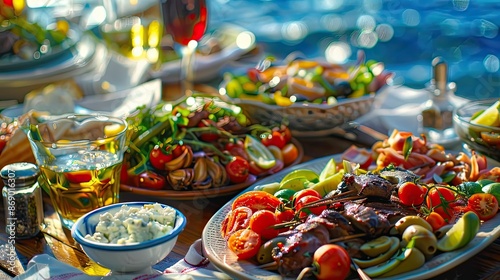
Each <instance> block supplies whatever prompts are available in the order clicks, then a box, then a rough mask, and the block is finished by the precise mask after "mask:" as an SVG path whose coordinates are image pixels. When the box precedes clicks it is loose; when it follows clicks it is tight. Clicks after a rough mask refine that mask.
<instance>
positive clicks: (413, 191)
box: [398, 182, 427, 206]
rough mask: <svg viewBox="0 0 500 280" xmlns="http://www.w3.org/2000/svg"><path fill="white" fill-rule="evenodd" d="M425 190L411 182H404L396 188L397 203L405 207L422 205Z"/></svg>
mask: <svg viewBox="0 0 500 280" xmlns="http://www.w3.org/2000/svg"><path fill="white" fill-rule="evenodd" d="M426 193H427V189H426V188H424V187H422V186H420V185H418V184H416V183H413V182H405V183H403V184H402V185H401V186H399V188H398V197H399V201H400V202H401V203H402V204H403V205H406V206H417V205H420V204H422V203H424V199H425V194H426Z"/></svg>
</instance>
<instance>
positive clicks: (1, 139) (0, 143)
mask: <svg viewBox="0 0 500 280" xmlns="http://www.w3.org/2000/svg"><path fill="white" fill-rule="evenodd" d="M7 141H8V140H7V137H6V136H5V135H0V153H2V151H3V149H5V146H7Z"/></svg>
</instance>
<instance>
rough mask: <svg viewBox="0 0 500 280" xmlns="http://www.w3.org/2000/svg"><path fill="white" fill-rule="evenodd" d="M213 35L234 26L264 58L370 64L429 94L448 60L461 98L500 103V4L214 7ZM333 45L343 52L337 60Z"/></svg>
mask: <svg viewBox="0 0 500 280" xmlns="http://www.w3.org/2000/svg"><path fill="white" fill-rule="evenodd" d="M208 4H209V8H210V10H211V14H210V15H211V17H210V20H209V27H214V26H217V25H218V24H222V23H225V22H231V23H235V24H238V25H241V26H242V27H244V28H246V29H248V30H250V31H252V32H253V33H254V34H255V35H256V39H257V42H258V43H259V44H261V45H262V46H263V48H264V51H265V52H268V53H270V54H273V55H276V56H277V57H280V56H281V57H285V56H286V55H288V54H289V53H291V52H294V51H301V52H302V53H304V54H305V55H306V56H310V57H318V56H319V57H325V55H333V56H336V59H339V58H345V59H346V60H351V61H352V60H355V59H356V53H357V51H358V50H363V51H364V52H365V53H366V57H367V59H374V60H377V61H381V62H383V63H384V64H385V67H386V69H387V70H389V71H392V72H394V73H395V74H396V75H395V79H394V83H397V84H404V85H406V86H409V87H412V88H423V87H425V86H426V85H427V84H428V82H429V81H430V79H431V78H432V66H431V63H432V60H433V58H435V57H438V56H439V57H442V58H443V59H444V60H445V61H446V62H447V64H448V67H449V71H448V74H449V81H451V82H455V83H456V85H457V91H456V94H457V95H459V96H463V97H467V98H470V99H484V98H497V97H500V35H499V26H500V16H499V12H500V2H499V1H493V0H480V1H479V0H476V1H475V0H454V1H451V0H436V1H425V0H413V1H412V0H396V1H389V0H274V1H273V0H267V1H265V0H209V1H208ZM332 45H340V46H342V48H336V50H340V52H339V51H337V52H336V53H335V52H334V53H333V54H332V52H331V49H332V48H330V47H331V46H332Z"/></svg>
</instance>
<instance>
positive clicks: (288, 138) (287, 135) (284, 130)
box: [273, 124, 292, 143]
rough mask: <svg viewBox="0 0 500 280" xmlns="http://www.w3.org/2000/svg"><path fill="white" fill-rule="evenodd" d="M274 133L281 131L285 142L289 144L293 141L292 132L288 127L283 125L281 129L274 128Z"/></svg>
mask: <svg viewBox="0 0 500 280" xmlns="http://www.w3.org/2000/svg"><path fill="white" fill-rule="evenodd" d="M273 131H279V132H280V133H281V135H283V137H284V138H285V142H286V143H288V142H290V141H292V132H291V131H290V129H289V128H288V126H286V125H284V124H282V125H280V126H279V127H274V128H273Z"/></svg>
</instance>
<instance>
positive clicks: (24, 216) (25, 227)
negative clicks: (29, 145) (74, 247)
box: [0, 162, 43, 239]
mask: <svg viewBox="0 0 500 280" xmlns="http://www.w3.org/2000/svg"><path fill="white" fill-rule="evenodd" d="M39 173H40V171H39V169H38V167H37V166H36V165H35V164H32V163H28V162H18V163H12V164H8V165H6V166H4V167H3V168H2V170H0V177H1V178H2V180H3V183H4V187H3V189H2V196H3V204H4V208H5V223H6V225H7V226H6V233H7V235H8V238H9V239H24V238H30V237H33V236H35V235H37V234H38V233H39V232H40V226H41V224H42V222H43V204H42V203H43V202H42V191H41V188H40V186H39V185H38V182H37V178H38V175H39Z"/></svg>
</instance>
